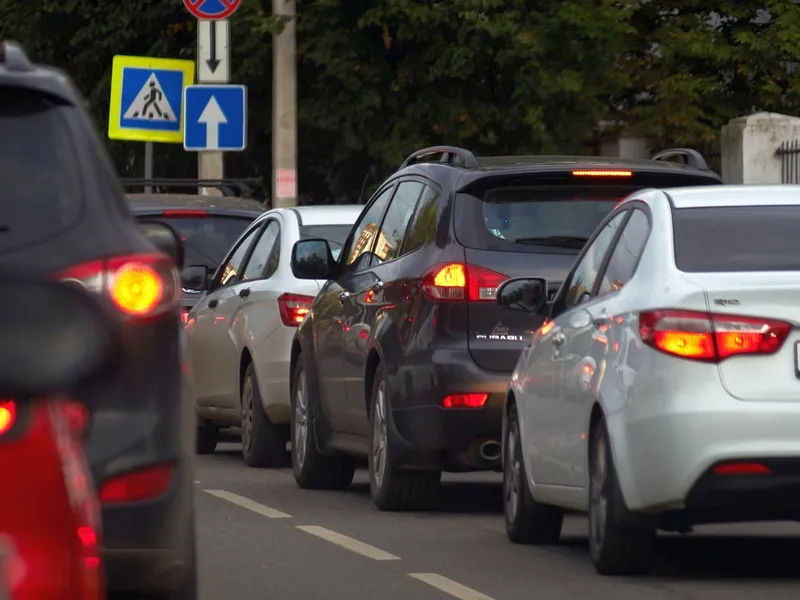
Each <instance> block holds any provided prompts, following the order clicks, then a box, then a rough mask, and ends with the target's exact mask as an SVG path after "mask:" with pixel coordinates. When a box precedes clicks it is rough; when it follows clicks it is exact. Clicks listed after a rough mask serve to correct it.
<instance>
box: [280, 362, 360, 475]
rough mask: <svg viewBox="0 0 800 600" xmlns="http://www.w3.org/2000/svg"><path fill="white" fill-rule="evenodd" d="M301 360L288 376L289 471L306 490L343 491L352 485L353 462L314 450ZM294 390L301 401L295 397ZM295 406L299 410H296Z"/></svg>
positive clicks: (348, 458) (312, 431)
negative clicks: (290, 454) (290, 383)
mask: <svg viewBox="0 0 800 600" xmlns="http://www.w3.org/2000/svg"><path fill="white" fill-rule="evenodd" d="M306 377H307V371H306V368H305V361H304V359H303V357H302V355H301V356H300V357H298V359H297V365H296V366H295V369H294V373H293V374H292V417H291V425H290V428H289V429H290V432H291V439H292V472H293V473H294V480H295V482H296V483H297V485H298V486H299V487H301V488H303V489H306V490H345V489H347V488H348V487H350V484H351V483H353V476H354V475H355V472H356V463H355V460H353V459H352V458H351V457H349V456H347V455H345V454H340V453H338V452H337V453H336V454H322V453H321V452H320V451H319V449H318V448H317V440H316V434H315V431H314V415H313V406H312V404H311V403H310V402H309V400H310V397H309V389H308V384H307V381H306ZM298 391H299V392H301V394H302V398H299V397H298ZM298 406H299V407H300V410H298Z"/></svg>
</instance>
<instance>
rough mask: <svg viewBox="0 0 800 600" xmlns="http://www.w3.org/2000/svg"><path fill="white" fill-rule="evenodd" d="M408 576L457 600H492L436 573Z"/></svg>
mask: <svg viewBox="0 0 800 600" xmlns="http://www.w3.org/2000/svg"><path fill="white" fill-rule="evenodd" d="M409 576H411V577H413V578H414V579H417V580H418V581H421V582H423V583H427V584H428V585H429V586H431V587H434V588H436V589H437V590H439V591H442V592H444V593H445V594H448V595H450V596H452V597H453V598H458V600H494V599H493V598H491V597H490V596H487V595H486V594H481V593H480V592H478V591H475V590H473V589H472V588H468V587H467V586H465V585H461V584H460V583H458V582H457V581H453V580H452V579H448V578H447V577H444V576H443V575H437V574H436V573H409Z"/></svg>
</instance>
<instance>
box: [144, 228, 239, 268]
mask: <svg viewBox="0 0 800 600" xmlns="http://www.w3.org/2000/svg"><path fill="white" fill-rule="evenodd" d="M140 218H141V219H143V220H147V221H163V222H164V223H166V224H167V225H170V226H171V227H172V228H173V229H174V230H175V231H177V232H178V234H179V235H180V236H181V239H182V240H183V246H184V251H185V253H186V258H185V260H184V264H186V265H205V266H207V267H208V268H209V269H210V270H211V271H215V270H216V269H217V267H219V265H220V263H221V262H222V261H223V260H225V255H226V254H227V253H228V250H230V249H231V246H233V244H234V242H236V240H237V239H239V236H240V235H242V232H243V231H244V230H245V229H246V228H247V226H248V225H249V224H250V223H252V222H253V221H252V219H244V218H240V217H220V216H212V215H209V216H207V217H149V216H145V215H142V216H140Z"/></svg>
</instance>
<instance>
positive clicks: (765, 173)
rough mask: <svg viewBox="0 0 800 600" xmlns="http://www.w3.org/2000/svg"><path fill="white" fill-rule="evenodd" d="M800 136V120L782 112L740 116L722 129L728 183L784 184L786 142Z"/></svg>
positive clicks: (723, 163) (723, 171) (724, 163)
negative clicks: (783, 146) (782, 150)
mask: <svg viewBox="0 0 800 600" xmlns="http://www.w3.org/2000/svg"><path fill="white" fill-rule="evenodd" d="M797 139H800V119H798V118H796V117H790V116H788V115H782V114H778V113H766V112H761V113H755V114H753V115H748V116H746V117H738V118H736V119H731V121H730V122H729V123H728V124H727V125H725V126H724V127H723V128H722V139H721V142H722V173H721V174H722V179H723V181H724V182H725V183H746V184H749V183H754V184H772V183H781V164H782V162H781V155H780V154H778V152H777V150H778V148H779V147H780V145H781V143H782V142H788V141H792V140H797Z"/></svg>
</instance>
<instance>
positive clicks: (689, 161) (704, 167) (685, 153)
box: [650, 148, 710, 171]
mask: <svg viewBox="0 0 800 600" xmlns="http://www.w3.org/2000/svg"><path fill="white" fill-rule="evenodd" d="M677 156H682V157H683V158H684V160H685V161H686V165H687V166H690V167H693V168H695V169H700V170H701V171H709V170H710V169H709V168H708V163H707V162H706V159H705V158H703V155H702V154H700V153H699V152H698V151H697V150H693V149H692V148H670V149H668V150H662V151H661V152H657V153H656V154H654V155H653V156H652V158H651V159H650V160H662V161H669V159H670V158H675V157H677Z"/></svg>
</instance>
